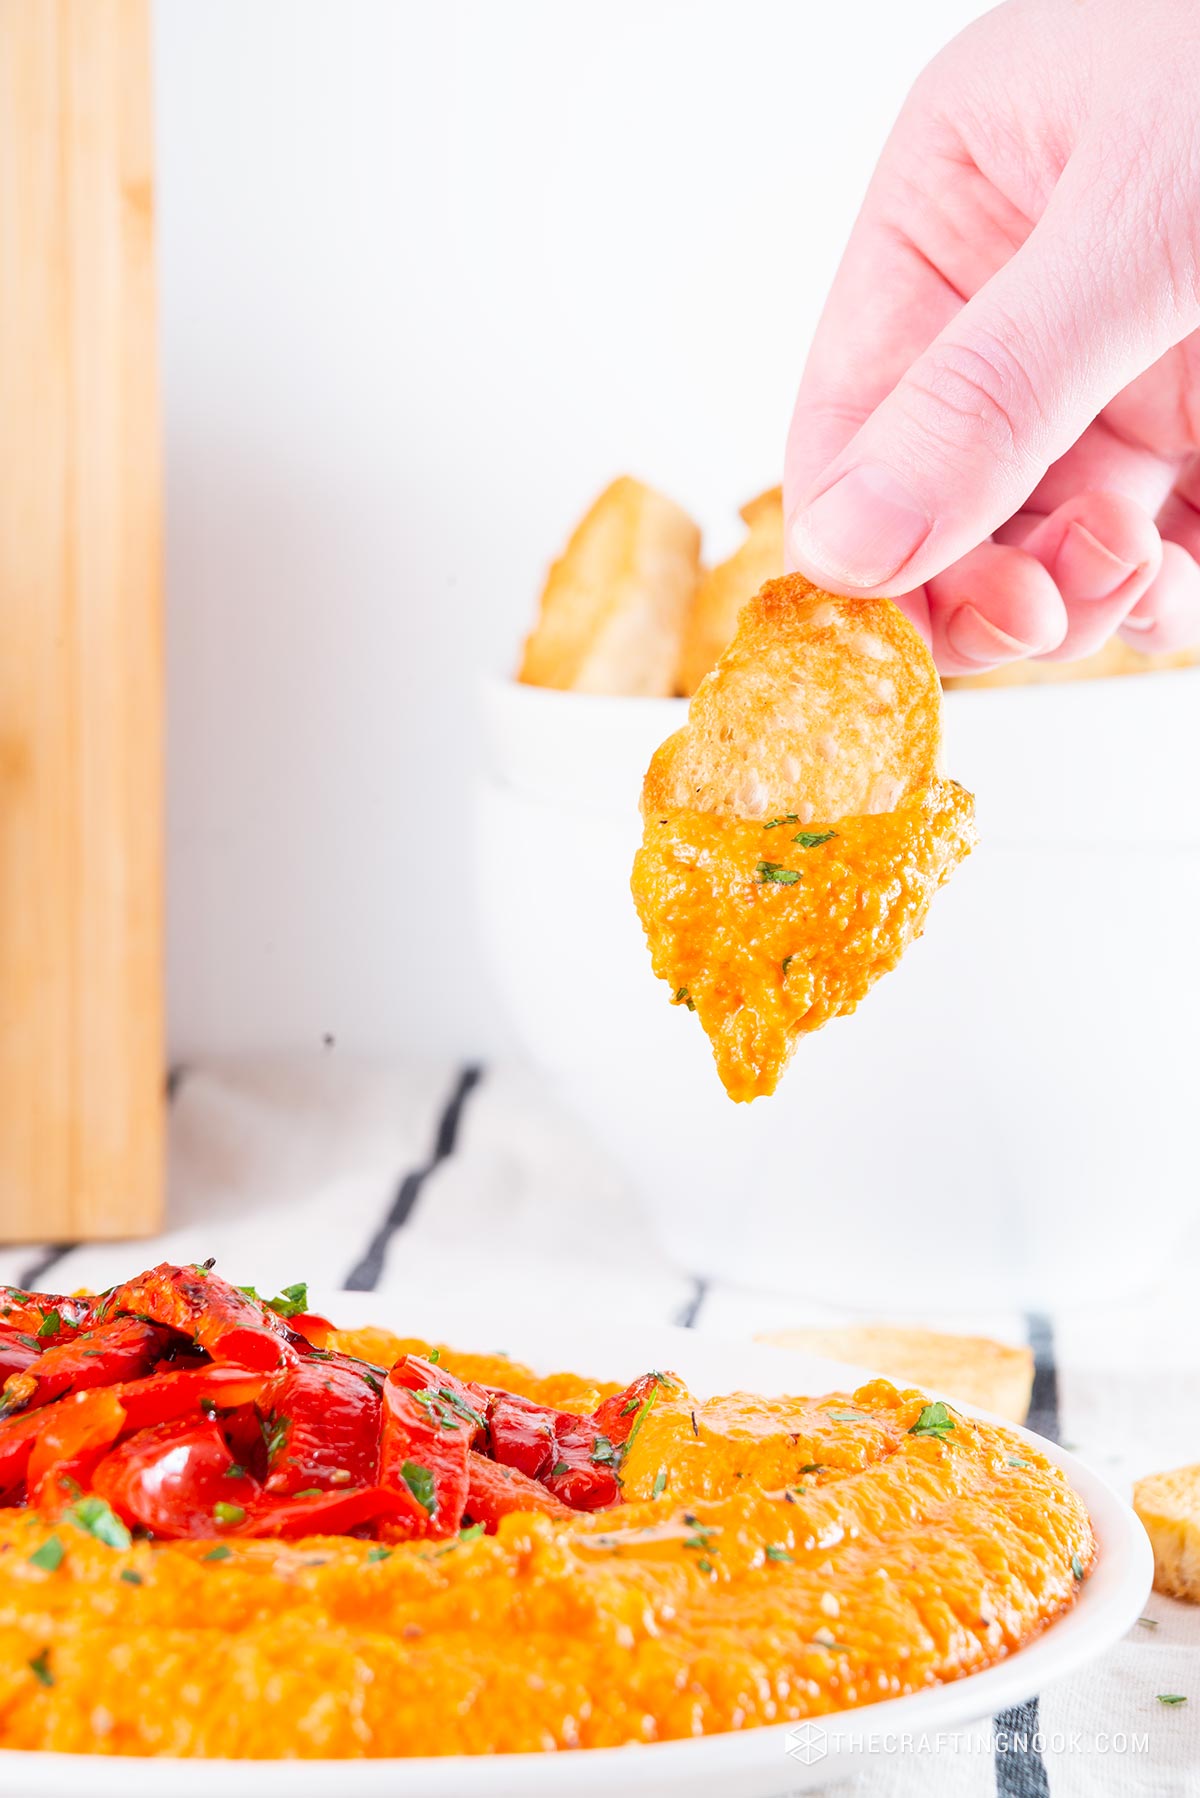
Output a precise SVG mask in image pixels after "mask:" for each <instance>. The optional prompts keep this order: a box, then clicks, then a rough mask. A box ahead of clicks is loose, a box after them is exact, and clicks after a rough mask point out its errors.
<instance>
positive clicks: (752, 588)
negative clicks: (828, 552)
mask: <svg viewBox="0 0 1200 1798" xmlns="http://www.w3.org/2000/svg"><path fill="white" fill-rule="evenodd" d="M742 518H743V520H744V522H745V524H746V527H747V529H746V537H745V540H744V542H742V543H740V544H739V545H738V547H737V549H736V550H735V551H734V552H733V554H732V555H731V556H730V557H729V558H728V559H727V560H726V561H724V562H718V563H717V565H716V567H715V568H710V569H708V570H707V572H706V573H705V574H704V575H702V577H701V580H700V584H699V586H698V587H697V588H696V594H695V597H694V599H693V600H692V603H691V605H690V606H689V607H688V613H687V617H686V619H685V621H684V626H683V647H682V650H681V652H680V657H679V691H680V692H681V693H683V694H686V695H687V697H688V698H690V697H691V695H692V694H693V693H694V692H695V691H696V688H697V687H698V686H699V685H700V682H701V681H702V680H703V679H704V676H705V675H706V674H707V673H708V672H709V670H710V669H711V668H712V667H713V665H714V663H715V662H716V660H717V658H718V656H720V655H721V654H722V652H723V651H724V650H726V649H727V648H728V647H729V644H730V643H731V642H732V640H733V634H734V632H735V631H736V629H737V621H738V614H739V613H740V611H741V609H742V607H743V606H744V605H745V603H746V601H747V600H748V599H753V597H754V595H755V594H756V593H757V592H758V590H759V588H760V587H761V586H762V585H763V584H764V582H766V581H770V580H775V579H777V578H778V576H780V575H781V574H782V573H783V493H782V490H781V489H780V488H778V487H772V488H770V489H769V490H768V491H767V492H766V493H760V494H759V495H758V497H757V499H752V500H749V501H747V503H746V504H745V505H744V506H743V507H742Z"/></svg>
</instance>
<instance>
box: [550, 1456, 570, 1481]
mask: <svg viewBox="0 0 1200 1798" xmlns="http://www.w3.org/2000/svg"><path fill="white" fill-rule="evenodd" d="M570 1471H571V1469H570V1467H569V1466H568V1465H567V1463H566V1462H565V1461H556V1462H555V1463H554V1466H553V1467H552V1468H551V1469H550V1478H551V1479H552V1480H561V1479H562V1476H563V1474H564V1473H570Z"/></svg>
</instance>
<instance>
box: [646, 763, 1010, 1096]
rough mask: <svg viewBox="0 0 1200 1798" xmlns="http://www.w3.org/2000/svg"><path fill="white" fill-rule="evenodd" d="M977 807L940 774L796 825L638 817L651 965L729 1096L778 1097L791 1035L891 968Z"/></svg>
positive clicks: (851, 1005) (916, 929) (921, 921)
mask: <svg viewBox="0 0 1200 1798" xmlns="http://www.w3.org/2000/svg"><path fill="white" fill-rule="evenodd" d="M973 812H974V805H973V801H972V799H971V796H970V794H969V793H967V792H966V791H965V790H964V789H963V788H962V787H960V786H959V785H958V784H957V782H955V781H952V780H942V781H937V782H935V783H934V784H933V785H932V786H931V787H929V788H927V789H926V790H925V791H924V792H923V793H922V794H920V796H919V797H918V798H916V799H915V800H912V801H910V802H909V803H907V804H905V805H903V806H900V807H898V808H897V809H896V810H895V811H887V812H879V813H875V814H872V815H869V816H866V817H858V818H843V819H841V820H840V821H839V822H838V823H836V824H810V825H808V826H806V827H803V828H800V829H797V825H798V824H799V819H798V818H797V817H795V816H792V815H785V816H781V817H777V818H772V819H768V820H767V821H766V822H765V823H763V822H760V821H758V820H756V819H744V818H729V817H722V816H719V815H718V814H717V813H714V812H698V811H665V812H663V813H662V814H661V815H655V814H653V813H651V814H650V815H648V816H647V818H646V825H645V837H644V840H643V843H642V846H641V848H640V849H639V850H638V853H637V856H636V858H635V861H634V865H633V895H634V900H635V903H636V905H637V908H638V913H639V915H640V917H641V920H642V925H643V927H644V929H645V932H646V937H647V940H648V942H649V945H650V955H651V961H652V963H653V967H654V972H655V973H656V974H657V975H658V976H659V977H660V978H661V979H664V980H666V981H668V982H669V984H670V986H671V990H672V994H673V997H674V1002H675V1004H677V1005H687V1006H689V1007H690V1008H691V1009H692V1010H693V1011H696V1012H697V1013H698V1014H699V1017H700V1022H701V1023H702V1024H703V1026H704V1028H705V1031H706V1032H707V1034H708V1036H709V1037H710V1039H711V1041H712V1045H713V1055H714V1057H715V1059H716V1063H717V1071H718V1073H719V1074H720V1076H721V1080H722V1083H723V1084H724V1086H725V1089H726V1091H727V1092H728V1094H729V1096H730V1098H732V1099H755V1098H758V1097H760V1096H762V1095H765V1094H768V1093H773V1092H774V1091H775V1087H776V1085H777V1083H778V1081H779V1077H780V1075H781V1074H782V1072H783V1070H784V1068H785V1067H786V1066H787V1063H788V1059H789V1057H790V1055H791V1053H792V1050H793V1049H794V1048H795V1045H796V1043H797V1041H798V1039H799V1038H800V1037H801V1036H803V1035H805V1034H806V1033H807V1032H809V1031H812V1030H819V1029H820V1028H821V1026H822V1025H823V1024H827V1023H828V1022H829V1020H830V1019H831V1018H836V1017H843V1016H846V1015H847V1014H848V1013H850V1012H852V1011H854V1009H855V1007H856V1006H857V1005H858V1003H859V1000H860V999H862V998H864V997H865V995H866V993H867V992H868V990H869V989H870V988H871V987H872V986H873V985H874V983H875V982H876V981H877V980H878V979H879V978H880V976H881V975H882V974H886V973H888V972H889V971H890V970H891V969H892V968H894V967H895V965H896V963H897V962H898V961H899V960H900V957H901V956H902V955H903V953H904V951H905V950H906V949H907V948H908V946H909V944H910V943H911V942H913V941H914V940H915V938H917V937H919V936H920V934H921V932H922V930H923V929H924V926H925V918H926V915H927V913H928V911H929V904H930V901H931V899H932V898H933V895H934V893H935V892H936V891H937V889H938V888H939V887H940V886H941V885H942V884H943V882H944V881H946V880H947V879H949V877H950V875H951V874H952V873H953V872H954V869H955V868H956V867H957V866H958V864H959V862H960V861H961V860H962V859H963V857H964V856H965V855H967V854H968V852H969V851H970V849H971V847H972V845H973V843H974V840H975V831H974V823H973Z"/></svg>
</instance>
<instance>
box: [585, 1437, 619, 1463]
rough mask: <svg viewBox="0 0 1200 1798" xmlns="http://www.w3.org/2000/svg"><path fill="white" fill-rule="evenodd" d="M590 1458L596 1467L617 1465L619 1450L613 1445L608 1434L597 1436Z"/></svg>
mask: <svg viewBox="0 0 1200 1798" xmlns="http://www.w3.org/2000/svg"><path fill="white" fill-rule="evenodd" d="M590 1459H591V1462H592V1465H593V1466H595V1467H615V1466H616V1464H617V1451H616V1449H615V1448H614V1447H613V1445H612V1443H611V1442H610V1441H609V1439H608V1437H607V1436H597V1438H596V1440H595V1442H594V1443H593V1444H592V1453H591V1456H590Z"/></svg>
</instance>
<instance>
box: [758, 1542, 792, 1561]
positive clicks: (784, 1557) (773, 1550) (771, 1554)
mask: <svg viewBox="0 0 1200 1798" xmlns="http://www.w3.org/2000/svg"><path fill="white" fill-rule="evenodd" d="M763 1553H764V1554H765V1555H766V1557H767V1559H768V1561H790V1560H791V1559H792V1557H791V1555H790V1554H789V1553H788V1551H787V1549H786V1548H779V1547H778V1546H777V1545H776V1544H775V1543H774V1542H768V1543H767V1546H766V1548H765V1549H764V1550H763Z"/></svg>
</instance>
